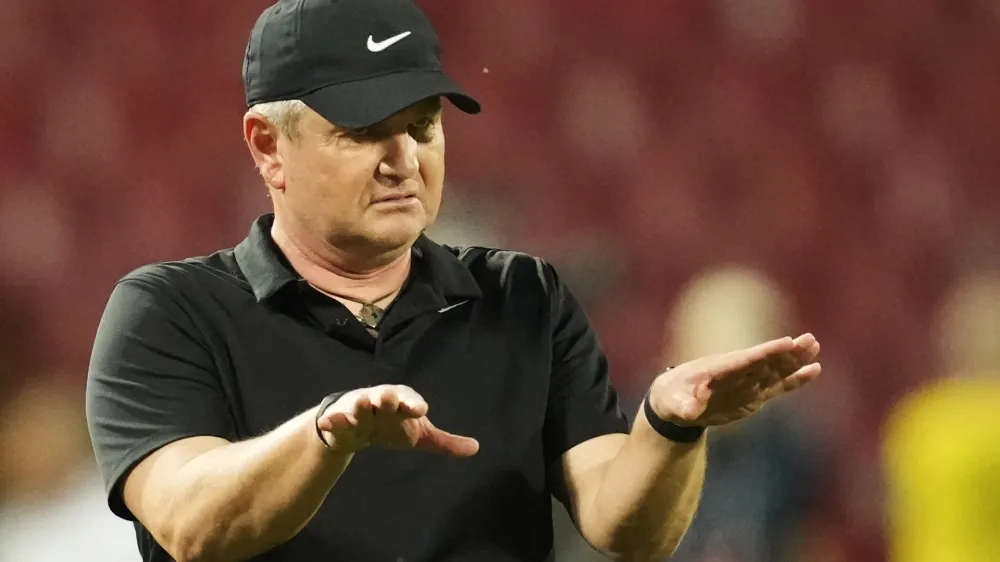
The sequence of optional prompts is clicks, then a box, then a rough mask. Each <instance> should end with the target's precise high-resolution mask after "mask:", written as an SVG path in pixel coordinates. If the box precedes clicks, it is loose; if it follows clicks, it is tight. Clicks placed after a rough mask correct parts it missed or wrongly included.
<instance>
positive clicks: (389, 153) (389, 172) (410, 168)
mask: <svg viewBox="0 0 1000 562" xmlns="http://www.w3.org/2000/svg"><path fill="white" fill-rule="evenodd" d="M384 142H385V143H386V151H385V157H383V158H382V161H381V162H380V163H379V173H380V174H382V175H383V176H386V177H390V178H394V179H397V180H399V181H402V180H406V179H409V178H412V177H413V176H415V175H416V174H417V172H418V171H419V170H420V163H419V162H418V161H417V146H418V144H417V141H416V139H414V138H413V137H412V136H410V134H409V133H407V132H400V133H397V134H395V135H392V136H391V137H389V138H387V139H385V141H384Z"/></svg>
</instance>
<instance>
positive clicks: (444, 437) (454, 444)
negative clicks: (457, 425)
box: [415, 423, 479, 457]
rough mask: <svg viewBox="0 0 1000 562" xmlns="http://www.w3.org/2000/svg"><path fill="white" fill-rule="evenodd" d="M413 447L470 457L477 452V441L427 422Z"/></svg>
mask: <svg viewBox="0 0 1000 562" xmlns="http://www.w3.org/2000/svg"><path fill="white" fill-rule="evenodd" d="M415 447H416V448H417V449H423V450H425V451H434V452H436V453H445V454H448V455H454V456H456V457H471V456H472V455H475V454H476V453H477V452H479V441H476V440H475V439H473V438H471V437H463V436H461V435H455V434H454V433H448V432H447V431H443V430H441V429H438V428H436V427H434V426H433V425H431V424H430V423H428V424H427V427H426V428H425V430H424V433H423V435H421V436H420V438H419V439H417V443H416V445H415Z"/></svg>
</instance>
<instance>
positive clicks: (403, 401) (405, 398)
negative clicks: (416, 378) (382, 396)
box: [396, 386, 430, 418]
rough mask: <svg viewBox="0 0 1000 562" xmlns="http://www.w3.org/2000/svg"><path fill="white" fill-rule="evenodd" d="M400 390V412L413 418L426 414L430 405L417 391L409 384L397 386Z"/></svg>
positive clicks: (398, 390)
mask: <svg viewBox="0 0 1000 562" xmlns="http://www.w3.org/2000/svg"><path fill="white" fill-rule="evenodd" d="M396 390H397V392H399V412H400V413H401V414H404V415H406V416H409V417H411V418H419V417H422V416H426V415H427V412H428V410H430V407H429V406H428V405H427V401H425V400H424V397H423V396H421V395H420V393H418V392H417V391H415V390H413V389H412V388H410V387H408V386H397V387H396Z"/></svg>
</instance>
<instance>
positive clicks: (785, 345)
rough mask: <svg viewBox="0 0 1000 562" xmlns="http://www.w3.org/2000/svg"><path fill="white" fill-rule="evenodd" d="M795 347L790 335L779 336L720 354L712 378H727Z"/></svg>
mask: <svg viewBox="0 0 1000 562" xmlns="http://www.w3.org/2000/svg"><path fill="white" fill-rule="evenodd" d="M794 349H795V343H794V341H793V340H792V338H790V337H787V336H786V337H783V338H778V339H776V340H771V341H769V342H764V343H762V344H760V345H756V346H754V347H751V348H748V349H741V350H738V351H733V352H730V353H726V354H723V355H721V356H720V358H719V363H718V364H716V365H715V366H714V369H712V371H714V376H712V377H710V378H726V377H727V376H730V375H733V374H737V373H739V372H740V371H743V370H745V369H748V368H749V367H751V366H753V365H755V364H757V363H760V362H762V361H766V360H767V359H769V358H771V357H774V356H777V355H780V354H782V353H788V352H790V351H792V350H794Z"/></svg>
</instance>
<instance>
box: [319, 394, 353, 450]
mask: <svg viewBox="0 0 1000 562" xmlns="http://www.w3.org/2000/svg"><path fill="white" fill-rule="evenodd" d="M348 392H350V391H349V390H342V391H340V392H334V393H333V394H330V395H328V396H327V397H326V398H324V399H323V401H322V402H320V403H319V409H318V410H316V420H315V422H314V424H315V425H316V435H319V440H320V441H322V442H323V444H324V445H326V448H327V449H329V448H331V447H332V445H330V443H329V442H328V441H327V440H326V437H323V432H322V431H321V430H320V428H319V419H320V418H321V417H323V413H324V412H326V409H327V408H329V407H330V406H332V405H333V403H334V402H336V401H337V400H340V397H341V396H343V395H345V394H347V393H348Z"/></svg>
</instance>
